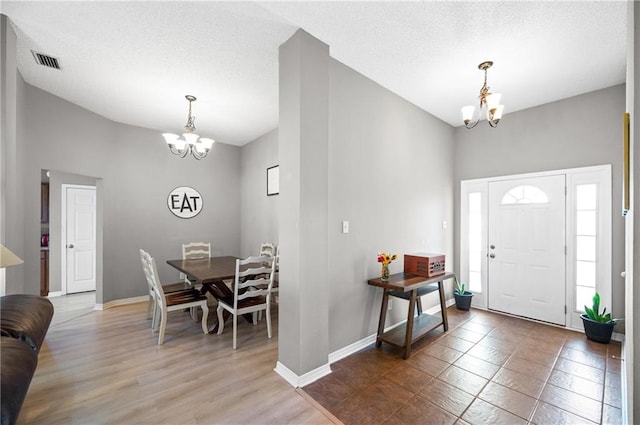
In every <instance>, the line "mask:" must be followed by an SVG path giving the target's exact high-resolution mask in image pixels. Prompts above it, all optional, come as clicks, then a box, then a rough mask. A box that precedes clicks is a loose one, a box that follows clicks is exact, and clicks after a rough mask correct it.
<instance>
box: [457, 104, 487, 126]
mask: <svg viewBox="0 0 640 425" xmlns="http://www.w3.org/2000/svg"><path fill="white" fill-rule="evenodd" d="M474 110H475V107H473V106H471V105H470V106H464V107H462V109H460V111H461V112H462V119H463V120H464V121H465V122H468V121H471V120H472V119H473V111H474ZM481 112H482V111H481Z"/></svg>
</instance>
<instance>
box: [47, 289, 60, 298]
mask: <svg viewBox="0 0 640 425" xmlns="http://www.w3.org/2000/svg"><path fill="white" fill-rule="evenodd" d="M62 295H63V294H62V291H55V292H49V294H48V295H47V298H53V297H61V296H62Z"/></svg>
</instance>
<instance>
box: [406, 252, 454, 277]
mask: <svg viewBox="0 0 640 425" xmlns="http://www.w3.org/2000/svg"><path fill="white" fill-rule="evenodd" d="M444 266H445V262H444V255H442V254H430V253H426V252H419V253H417V254H405V255H404V272H405V273H410V274H413V275H416V276H422V277H434V276H439V275H441V274H444Z"/></svg>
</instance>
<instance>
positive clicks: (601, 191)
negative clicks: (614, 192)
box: [566, 166, 613, 329]
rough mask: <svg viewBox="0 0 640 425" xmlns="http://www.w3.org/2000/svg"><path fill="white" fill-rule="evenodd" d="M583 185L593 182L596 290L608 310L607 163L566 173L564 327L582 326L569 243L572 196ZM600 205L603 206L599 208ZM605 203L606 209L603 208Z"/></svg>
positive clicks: (573, 254)
mask: <svg viewBox="0 0 640 425" xmlns="http://www.w3.org/2000/svg"><path fill="white" fill-rule="evenodd" d="M583 184H595V185H596V186H597V188H598V192H597V207H596V212H597V215H596V217H597V218H596V220H597V232H596V235H597V236H596V237H597V240H598V243H597V246H596V288H595V289H596V291H597V292H598V293H600V296H601V299H602V301H601V305H602V306H603V307H607V310H608V311H609V312H611V313H612V315H613V312H612V311H611V310H612V295H611V294H612V275H611V267H612V248H611V247H612V242H611V241H612V228H611V226H612V220H611V210H612V207H611V184H612V180H611V166H602V167H599V169H597V170H593V169H592V170H589V171H585V172H579V171H578V172H575V173H573V174H568V175H567V211H566V214H567V216H566V220H567V231H566V232H567V235H566V240H567V255H566V258H567V265H566V266H567V269H566V276H567V291H566V300H567V314H568V317H567V327H570V328H574V329H582V320H581V319H580V314H581V313H582V311H577V310H576V306H575V296H576V287H575V286H576V285H575V283H576V274H575V263H576V252H575V245H574V244H572V243H570V242H571V241H574V240H575V238H576V231H575V228H576V226H575V225H576V223H575V211H576V199H575V187H576V186H578V185H583ZM603 206H604V207H605V208H603ZM607 206H608V208H606V207H607Z"/></svg>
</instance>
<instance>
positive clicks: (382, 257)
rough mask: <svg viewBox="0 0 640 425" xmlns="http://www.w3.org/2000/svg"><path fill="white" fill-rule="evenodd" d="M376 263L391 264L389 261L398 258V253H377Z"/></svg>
mask: <svg viewBox="0 0 640 425" xmlns="http://www.w3.org/2000/svg"><path fill="white" fill-rule="evenodd" d="M377 258H378V263H382V265H383V266H386V265H389V264H391V262H392V261H393V260H395V259H397V258H398V254H393V255H389V254H387V253H386V252H381V253H380V254H378V257H377Z"/></svg>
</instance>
